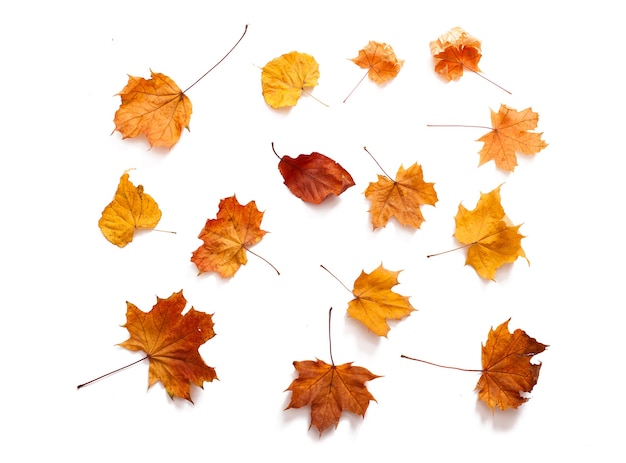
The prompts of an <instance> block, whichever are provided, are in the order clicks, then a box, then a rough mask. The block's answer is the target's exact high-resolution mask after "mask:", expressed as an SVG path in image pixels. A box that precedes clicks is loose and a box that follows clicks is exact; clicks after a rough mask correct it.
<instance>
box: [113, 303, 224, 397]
mask: <svg viewBox="0 0 626 463" xmlns="http://www.w3.org/2000/svg"><path fill="white" fill-rule="evenodd" d="M186 305H187V301H186V300H185V298H184V297H183V292H182V291H180V292H178V293H173V294H172V295H171V296H170V297H168V298H167V299H161V298H157V303H156V304H155V305H154V307H152V310H151V311H150V312H148V313H146V312H143V311H141V310H140V309H138V308H137V307H136V306H135V305H134V304H132V303H130V302H127V303H126V306H127V310H126V324H125V325H124V327H125V328H126V329H128V332H129V333H130V338H128V339H127V340H126V341H124V342H123V343H121V344H119V345H120V346H122V347H124V348H126V349H128V350H132V351H143V352H145V353H146V355H147V356H148V358H149V360H150V369H149V371H148V387H151V386H152V385H153V384H154V383H156V382H157V381H161V382H162V383H163V386H165V390H166V391H167V393H168V394H169V395H170V397H174V396H176V397H181V398H183V399H187V400H189V401H190V402H191V395H190V386H191V384H195V385H196V386H198V387H200V388H202V386H203V384H204V382H205V381H207V382H209V381H213V380H214V379H217V375H216V374H215V370H214V369H213V368H211V367H209V366H207V365H206V363H204V360H203V359H202V357H201V356H200V353H199V352H198V348H199V347H200V346H201V345H202V344H204V343H205V342H206V341H208V340H209V339H211V338H212V337H213V336H215V331H213V320H212V316H211V315H209V314H206V313H204V312H198V311H197V310H194V308H193V307H192V308H191V309H190V310H189V311H188V312H187V313H185V315H182V311H183V309H184V308H185V306H186Z"/></svg>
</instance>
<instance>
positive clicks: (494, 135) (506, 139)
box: [477, 104, 548, 172]
mask: <svg viewBox="0 0 626 463" xmlns="http://www.w3.org/2000/svg"><path fill="white" fill-rule="evenodd" d="M538 120H539V114H537V113H536V112H533V110H532V109H531V108H527V109H524V110H522V111H517V110H515V109H513V108H509V107H508V106H506V105H503V104H501V105H500V109H499V111H498V112H497V113H496V112H494V111H493V110H491V126H492V127H493V130H491V132H489V133H487V134H485V135H483V136H482V137H480V138H479V139H478V140H477V141H482V142H484V143H485V145H484V146H483V148H482V149H481V150H480V162H479V164H478V165H479V166H481V165H483V164H484V163H486V162H488V161H494V162H495V163H496V167H498V168H500V169H504V170H508V171H510V172H513V170H514V169H515V166H516V165H517V157H516V155H515V154H516V153H523V154H537V153H538V152H539V151H541V150H542V149H544V148H545V147H546V146H548V144H547V143H546V142H544V141H543V140H542V139H541V135H543V133H538V132H529V131H530V130H534V129H535V128H536V127H537V122H538Z"/></svg>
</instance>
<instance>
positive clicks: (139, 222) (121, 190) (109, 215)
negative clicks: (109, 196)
mask: <svg viewBox="0 0 626 463" xmlns="http://www.w3.org/2000/svg"><path fill="white" fill-rule="evenodd" d="M160 219H161V210H160V209H159V206H158V205H157V203H156V201H155V200H154V199H153V198H152V196H150V195H149V194H147V193H144V191H143V186H142V185H139V186H137V187H136V186H135V185H133V184H132V183H131V182H130V180H128V173H124V175H122V177H121V178H120V183H119V185H118V187H117V191H116V192H115V197H114V198H113V201H111V203H110V204H109V205H108V206H107V207H105V208H104V210H103V211H102V217H101V218H100V220H99V221H98V226H99V227H100V230H101V231H102V234H103V235H104V236H105V238H106V239H107V240H109V241H110V242H111V243H113V244H115V245H117V246H119V247H121V248H122V247H124V246H126V245H127V244H128V243H130V242H131V241H132V240H133V234H134V233H135V230H136V229H145V228H154V227H156V226H157V224H158V223H159V220H160Z"/></svg>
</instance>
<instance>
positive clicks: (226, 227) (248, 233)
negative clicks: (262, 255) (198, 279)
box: [191, 196, 266, 278]
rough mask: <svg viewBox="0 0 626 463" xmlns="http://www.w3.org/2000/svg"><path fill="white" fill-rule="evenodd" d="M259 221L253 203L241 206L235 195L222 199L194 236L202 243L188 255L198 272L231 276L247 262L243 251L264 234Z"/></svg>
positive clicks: (261, 215)
mask: <svg viewBox="0 0 626 463" xmlns="http://www.w3.org/2000/svg"><path fill="white" fill-rule="evenodd" d="M261 220H263V212H260V211H259V210H258V209H257V207H256V203H255V202H254V201H250V202H249V203H248V204H246V205H245V206H242V205H241V204H239V201H237V198H236V197H235V196H230V197H228V198H224V199H222V200H221V201H220V204H219V210H218V212H217V217H216V218H215V219H208V220H207V221H206V224H205V226H204V228H203V229H202V231H201V232H200V235H199V236H198V238H200V239H201V240H202V241H203V244H202V245H200V247H199V248H198V249H196V250H195V251H194V252H193V254H192V256H191V261H192V262H193V263H194V264H196V267H198V270H199V273H203V272H217V273H218V274H220V275H221V276H222V277H224V278H228V277H232V276H233V275H234V274H235V272H237V270H239V267H241V266H242V265H245V264H246V263H247V262H248V257H247V256H246V250H247V249H248V248H249V247H250V246H252V245H253V244H256V243H258V242H259V241H261V238H263V236H264V235H265V233H266V231H265V230H261Z"/></svg>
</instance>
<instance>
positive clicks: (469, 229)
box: [454, 185, 528, 280]
mask: <svg viewBox="0 0 626 463" xmlns="http://www.w3.org/2000/svg"><path fill="white" fill-rule="evenodd" d="M500 186H501V185H500ZM500 186H498V187H497V188H496V189H494V190H493V191H491V192H489V193H481V195H480V199H479V200H478V203H477V205H476V208H475V209H473V210H471V211H470V210H467V209H466V208H465V207H464V206H463V204H459V209H458V212H457V215H456V217H455V219H454V220H455V222H456V231H455V232H454V237H455V238H456V239H457V240H458V241H459V242H461V243H463V244H464V245H467V246H468V249H467V258H466V260H465V264H466V265H471V266H472V267H474V270H476V273H478V275H480V276H481V277H482V278H484V279H488V280H493V279H495V275H496V270H497V269H498V268H499V267H500V266H502V265H503V264H507V263H512V262H514V261H515V260H517V258H518V257H523V258H526V255H525V253H524V250H523V249H522V245H521V240H522V238H524V236H523V235H521V234H520V233H519V231H518V230H519V228H520V227H521V225H512V224H511V222H510V220H509V219H508V217H506V215H505V213H504V208H503V207H502V205H501V204H500ZM526 260H527V261H528V259H526Z"/></svg>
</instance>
